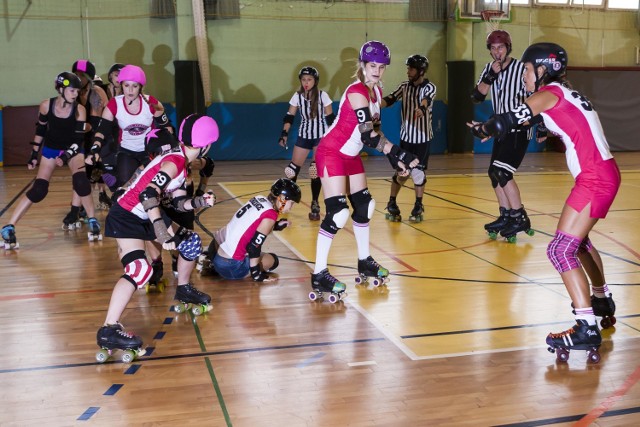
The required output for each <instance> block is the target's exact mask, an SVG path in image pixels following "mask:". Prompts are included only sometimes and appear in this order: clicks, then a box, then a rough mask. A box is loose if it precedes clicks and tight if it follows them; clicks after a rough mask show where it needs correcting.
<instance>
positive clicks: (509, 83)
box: [471, 30, 533, 243]
mask: <svg viewBox="0 0 640 427" xmlns="http://www.w3.org/2000/svg"><path fill="white" fill-rule="evenodd" d="M487 49H488V50H489V54H490V55H491V59H492V62H489V63H488V64H486V65H485V67H484V69H483V70H482V73H481V74H480V78H479V80H478V83H477V84H476V86H475V88H474V89H473V91H472V93H471V99H472V101H473V102H475V103H481V102H483V101H484V99H485V97H486V96H487V94H488V93H489V91H491V103H492V105H493V111H494V112H495V113H496V114H505V113H508V112H510V111H513V109H514V108H515V107H517V106H518V105H520V104H522V103H523V102H524V100H525V98H526V95H527V94H526V91H525V87H524V84H523V83H522V72H523V71H524V65H523V64H522V63H521V62H520V61H518V60H517V59H515V58H512V57H511V56H510V54H511V36H510V35H509V33H508V32H506V31H504V30H495V31H492V32H491V33H490V34H489V35H488V36H487ZM531 133H532V132H531V130H530V128H529V127H527V126H518V127H516V128H514V129H512V130H510V131H509V132H507V133H505V134H504V135H500V136H499V137H497V138H495V139H494V142H493V150H492V152H491V161H490V162H489V170H488V175H489V178H490V179H491V186H492V187H493V189H494V192H495V194H496V198H497V200H498V205H499V211H500V215H499V216H498V218H497V219H496V220H495V221H492V222H490V223H488V224H485V226H484V228H485V230H486V231H487V233H488V234H489V237H490V238H492V239H496V238H497V236H498V234H500V235H502V236H503V237H505V238H506V239H507V240H508V241H509V242H511V243H513V242H515V239H516V234H517V233H518V232H520V231H525V232H528V233H529V234H533V233H532V230H531V220H530V219H529V216H528V215H527V211H526V210H525V209H524V206H523V204H522V199H521V197H520V189H519V188H518V185H517V184H516V181H515V178H514V174H515V172H516V170H517V169H518V167H520V164H521V163H522V160H523V159H524V156H525V154H526V152H527V147H528V146H529V140H530V139H531V136H532V135H531Z"/></svg>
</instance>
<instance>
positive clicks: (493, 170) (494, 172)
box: [487, 164, 498, 188]
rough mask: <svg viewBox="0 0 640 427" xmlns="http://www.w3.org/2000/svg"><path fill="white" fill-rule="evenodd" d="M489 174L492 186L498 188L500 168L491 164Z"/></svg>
mask: <svg viewBox="0 0 640 427" xmlns="http://www.w3.org/2000/svg"><path fill="white" fill-rule="evenodd" d="M487 175H489V179H491V186H492V187H493V188H496V187H497V186H498V168H497V167H495V166H493V164H492V165H491V166H489V170H488V171H487Z"/></svg>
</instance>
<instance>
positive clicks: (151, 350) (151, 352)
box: [144, 347, 156, 356]
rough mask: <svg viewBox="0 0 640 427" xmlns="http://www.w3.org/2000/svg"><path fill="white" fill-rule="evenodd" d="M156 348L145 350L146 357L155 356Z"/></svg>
mask: <svg viewBox="0 0 640 427" xmlns="http://www.w3.org/2000/svg"><path fill="white" fill-rule="evenodd" d="M155 349H156V348H155V347H147V348H145V349H144V355H145V356H151V355H152V354H153V352H154V351H155Z"/></svg>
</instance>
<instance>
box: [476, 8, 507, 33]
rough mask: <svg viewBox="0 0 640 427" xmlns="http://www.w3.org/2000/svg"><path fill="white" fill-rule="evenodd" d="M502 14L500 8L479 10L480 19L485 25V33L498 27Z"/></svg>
mask: <svg viewBox="0 0 640 427" xmlns="http://www.w3.org/2000/svg"><path fill="white" fill-rule="evenodd" d="M504 14H505V13H504V11H502V10H483V11H481V12H480V16H481V17H482V20H483V21H484V22H485V24H486V25H487V34H490V33H491V32H492V31H495V30H498V29H500V21H502V17H503V16H504Z"/></svg>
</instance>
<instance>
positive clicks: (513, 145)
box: [489, 130, 529, 173]
mask: <svg viewBox="0 0 640 427" xmlns="http://www.w3.org/2000/svg"><path fill="white" fill-rule="evenodd" d="M528 134H529V132H527V131H526V130H521V131H519V132H509V133H508V134H507V135H505V136H504V137H503V138H500V139H496V140H495V141H494V142H493V151H492V152H491V162H489V165H490V166H491V165H494V162H495V166H497V167H500V168H502V169H508V170H509V171H510V172H511V173H513V172H515V171H516V169H518V168H519V167H520V165H521V164H522V160H523V159H524V155H525V154H527V148H528V147H529V138H528Z"/></svg>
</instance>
